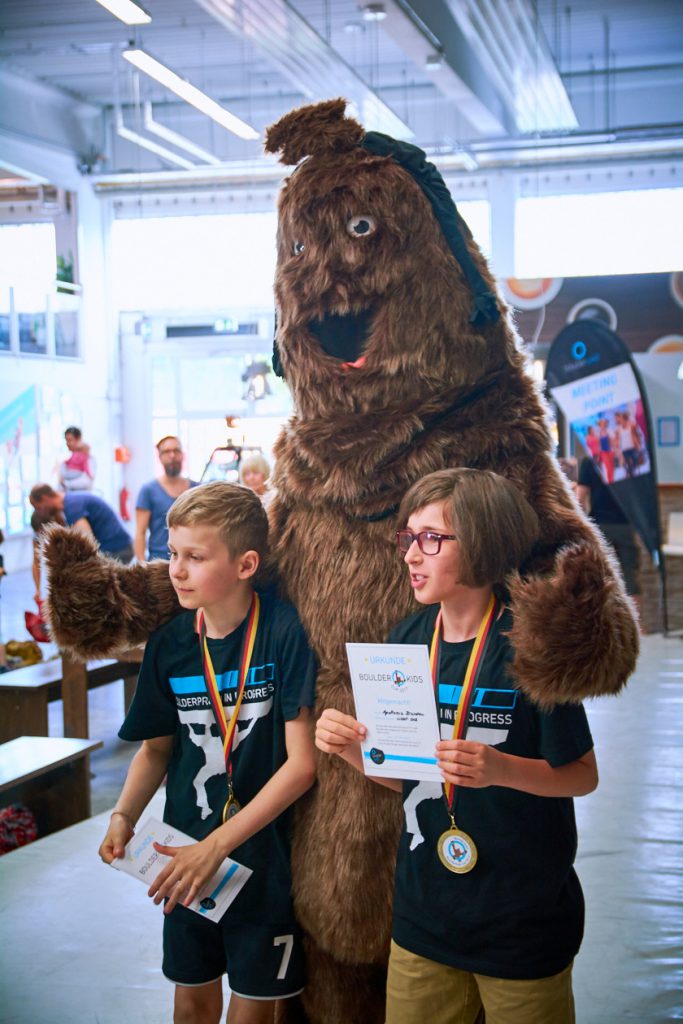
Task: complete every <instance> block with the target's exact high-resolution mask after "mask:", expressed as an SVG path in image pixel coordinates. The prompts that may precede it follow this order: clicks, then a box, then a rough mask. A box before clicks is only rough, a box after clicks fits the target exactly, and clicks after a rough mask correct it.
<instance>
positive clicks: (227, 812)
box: [223, 796, 242, 823]
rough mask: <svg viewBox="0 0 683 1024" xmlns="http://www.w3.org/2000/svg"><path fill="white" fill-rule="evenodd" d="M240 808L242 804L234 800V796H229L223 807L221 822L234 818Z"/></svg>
mask: <svg viewBox="0 0 683 1024" xmlns="http://www.w3.org/2000/svg"><path fill="white" fill-rule="evenodd" d="M241 810H242V806H241V804H240V802H239V800H235V798H234V796H229V797H228V800H227V803H226V805H225V807H224V808H223V822H224V823H225V822H226V821H230V819H231V818H234V817H235V815H236V814H237V813H238V811H241Z"/></svg>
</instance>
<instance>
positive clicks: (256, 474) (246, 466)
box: [240, 454, 275, 509]
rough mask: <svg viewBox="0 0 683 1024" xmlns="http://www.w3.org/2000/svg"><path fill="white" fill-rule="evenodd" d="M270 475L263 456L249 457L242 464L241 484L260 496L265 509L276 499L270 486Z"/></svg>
mask: <svg viewBox="0 0 683 1024" xmlns="http://www.w3.org/2000/svg"><path fill="white" fill-rule="evenodd" d="M269 475H270V466H269V465H268V460H267V459H266V458H265V457H264V456H263V455H258V454H256V455H249V456H248V457H247V458H246V459H244V461H243V462H242V463H240V482H241V483H243V484H244V486H245V487H248V488H249V489H250V490H251V491H253V492H254V494H257V495H258V496H259V498H260V499H261V504H262V505H263V507H264V508H265V509H267V508H268V506H269V505H270V503H271V501H272V500H273V498H274V497H275V491H274V490H272V488H271V487H269V486H268V477H269Z"/></svg>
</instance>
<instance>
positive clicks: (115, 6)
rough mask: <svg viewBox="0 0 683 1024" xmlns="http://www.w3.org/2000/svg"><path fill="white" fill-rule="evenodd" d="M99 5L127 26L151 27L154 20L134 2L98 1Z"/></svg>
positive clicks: (125, 0)
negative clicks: (150, 24)
mask: <svg viewBox="0 0 683 1024" xmlns="http://www.w3.org/2000/svg"><path fill="white" fill-rule="evenodd" d="M97 3H98V4H100V5H101V6H102V7H105V8H106V9H107V10H108V11H109V13H110V14H113V15H114V17H115V18H118V19H119V21H123V22H124V23H125V24H126V25H149V23H150V21H151V20H152V19H151V18H150V16H149V14H148V13H147V11H144V10H143V9H142V7H140V5H139V4H135V3H133V0H97Z"/></svg>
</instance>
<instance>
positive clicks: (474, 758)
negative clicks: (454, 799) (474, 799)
mask: <svg viewBox="0 0 683 1024" xmlns="http://www.w3.org/2000/svg"><path fill="white" fill-rule="evenodd" d="M436 757H437V760H438V762H439V769H440V770H441V774H442V775H443V777H444V781H445V782H451V783H453V784H454V785H456V786H466V787H469V788H470V789H482V788H483V787H484V786H501V785H503V778H504V774H505V768H504V766H505V757H506V755H505V754H503V753H502V751H500V750H496V749H495V747H490V746H489V745H488V744H486V743H475V742H474V741H473V740H441V741H440V742H439V743H437V745H436Z"/></svg>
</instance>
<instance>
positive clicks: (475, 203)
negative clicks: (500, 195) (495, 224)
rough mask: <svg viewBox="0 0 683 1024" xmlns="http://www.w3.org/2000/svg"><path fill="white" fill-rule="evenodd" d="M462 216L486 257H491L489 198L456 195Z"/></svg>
mask: <svg viewBox="0 0 683 1024" xmlns="http://www.w3.org/2000/svg"><path fill="white" fill-rule="evenodd" d="M455 203H456V206H457V208H458V212H459V214H460V216H461V217H462V218H463V220H464V221H465V223H466V224H467V226H468V228H469V229H470V231H471V232H472V235H473V237H474V240H475V242H476V243H477V245H478V246H479V248H480V249H481V251H482V252H483V254H484V256H485V257H486V259H487V260H488V259H490V258H491V205H490V203H489V201H488V200H487V199H463V200H460V199H458V198H457V196H456V201H455Z"/></svg>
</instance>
